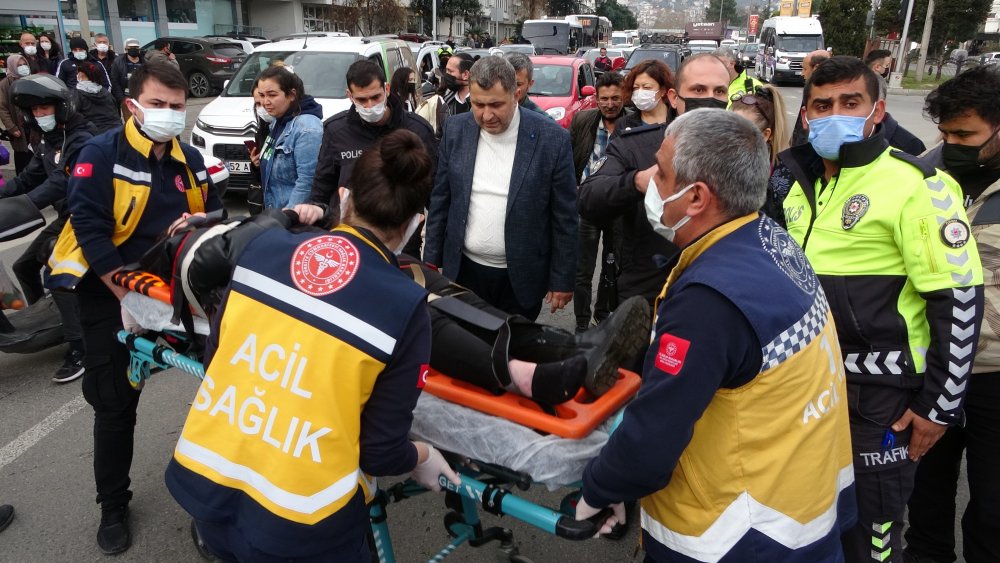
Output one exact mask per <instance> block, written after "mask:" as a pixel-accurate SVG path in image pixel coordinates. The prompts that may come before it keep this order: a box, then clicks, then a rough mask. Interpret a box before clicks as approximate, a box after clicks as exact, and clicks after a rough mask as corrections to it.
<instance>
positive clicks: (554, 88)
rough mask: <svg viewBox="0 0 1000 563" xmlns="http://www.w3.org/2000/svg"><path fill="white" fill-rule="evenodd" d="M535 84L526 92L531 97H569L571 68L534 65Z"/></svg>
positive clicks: (571, 84) (571, 81)
mask: <svg viewBox="0 0 1000 563" xmlns="http://www.w3.org/2000/svg"><path fill="white" fill-rule="evenodd" d="M532 78H534V79H535V84H534V85H533V86H532V87H531V89H530V90H528V94H529V95H531V96H569V95H570V94H571V93H572V92H573V67H569V66H561V65H535V72H534V74H533V75H532Z"/></svg>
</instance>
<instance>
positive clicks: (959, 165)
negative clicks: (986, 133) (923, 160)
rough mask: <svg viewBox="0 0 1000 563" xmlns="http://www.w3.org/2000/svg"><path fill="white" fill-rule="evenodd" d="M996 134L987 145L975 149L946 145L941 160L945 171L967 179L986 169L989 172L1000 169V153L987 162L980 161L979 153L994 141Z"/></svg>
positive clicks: (942, 148)
mask: <svg viewBox="0 0 1000 563" xmlns="http://www.w3.org/2000/svg"><path fill="white" fill-rule="evenodd" d="M996 134H997V132H996V131H994V132H993V134H992V135H990V138H989V139H986V142H985V143H983V144H981V145H979V146H975V147H973V146H968V145H956V144H954V143H945V144H944V146H943V147H941V159H942V161H943V162H944V167H945V170H947V171H948V172H950V173H951V174H953V175H955V176H966V177H967V176H969V175H970V174H974V173H976V172H978V171H980V170H981V169H984V168H985V169H987V170H991V169H993V170H995V169H997V168H1000V153H997V154H995V155H993V156H992V157H990V158H989V159H988V160H987V161H986V162H980V161H979V153H980V152H981V151H982V150H983V147H985V146H986V145H988V144H989V143H990V141H992V140H993V138H994V137H995V136H996Z"/></svg>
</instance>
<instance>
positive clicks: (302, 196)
mask: <svg viewBox="0 0 1000 563" xmlns="http://www.w3.org/2000/svg"><path fill="white" fill-rule="evenodd" d="M257 88H258V89H259V91H260V95H261V100H262V106H263V108H264V110H265V111H266V112H267V114H268V115H269V116H271V117H272V118H274V121H273V122H272V123H271V125H270V133H269V134H268V135H267V138H266V139H264V146H263V147H262V148H261V149H260V152H259V153H258V151H257V149H256V148H255V149H254V150H253V151H252V152H251V153H250V158H251V160H254V161H259V163H260V173H261V183H262V185H263V188H264V207H276V208H279V209H280V208H284V207H293V206H295V205H297V204H300V203H305V202H307V201H308V200H309V192H310V190H312V183H313V173H314V172H315V171H316V159H317V157H318V156H319V146H320V143H321V142H322V140H323V121H322V119H323V108H321V107H320V105H319V104H317V103H316V100H314V99H313V97H312V96H306V95H305V87H304V86H303V84H302V79H301V78H299V77H298V76H296V75H295V74H294V73H293V72H292V71H291V70H289V69H288V68H286V67H283V66H272V67H270V68H268V69H266V70H265V71H264V72H262V73H260V76H259V77H257Z"/></svg>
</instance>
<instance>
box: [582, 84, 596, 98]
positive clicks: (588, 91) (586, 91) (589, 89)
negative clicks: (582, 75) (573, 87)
mask: <svg viewBox="0 0 1000 563" xmlns="http://www.w3.org/2000/svg"><path fill="white" fill-rule="evenodd" d="M596 93H597V88H594V87H593V86H590V85H589V84H588V85H587V86H584V87H583V88H581V89H580V95H582V96H583V97H584V98H586V97H588V96H593V95H594V94H596Z"/></svg>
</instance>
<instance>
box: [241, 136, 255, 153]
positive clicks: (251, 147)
mask: <svg viewBox="0 0 1000 563" xmlns="http://www.w3.org/2000/svg"><path fill="white" fill-rule="evenodd" d="M243 144H244V145H246V146H247V150H248V151H255V150H257V141H254V140H253V139H247V140H245V141H243Z"/></svg>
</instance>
